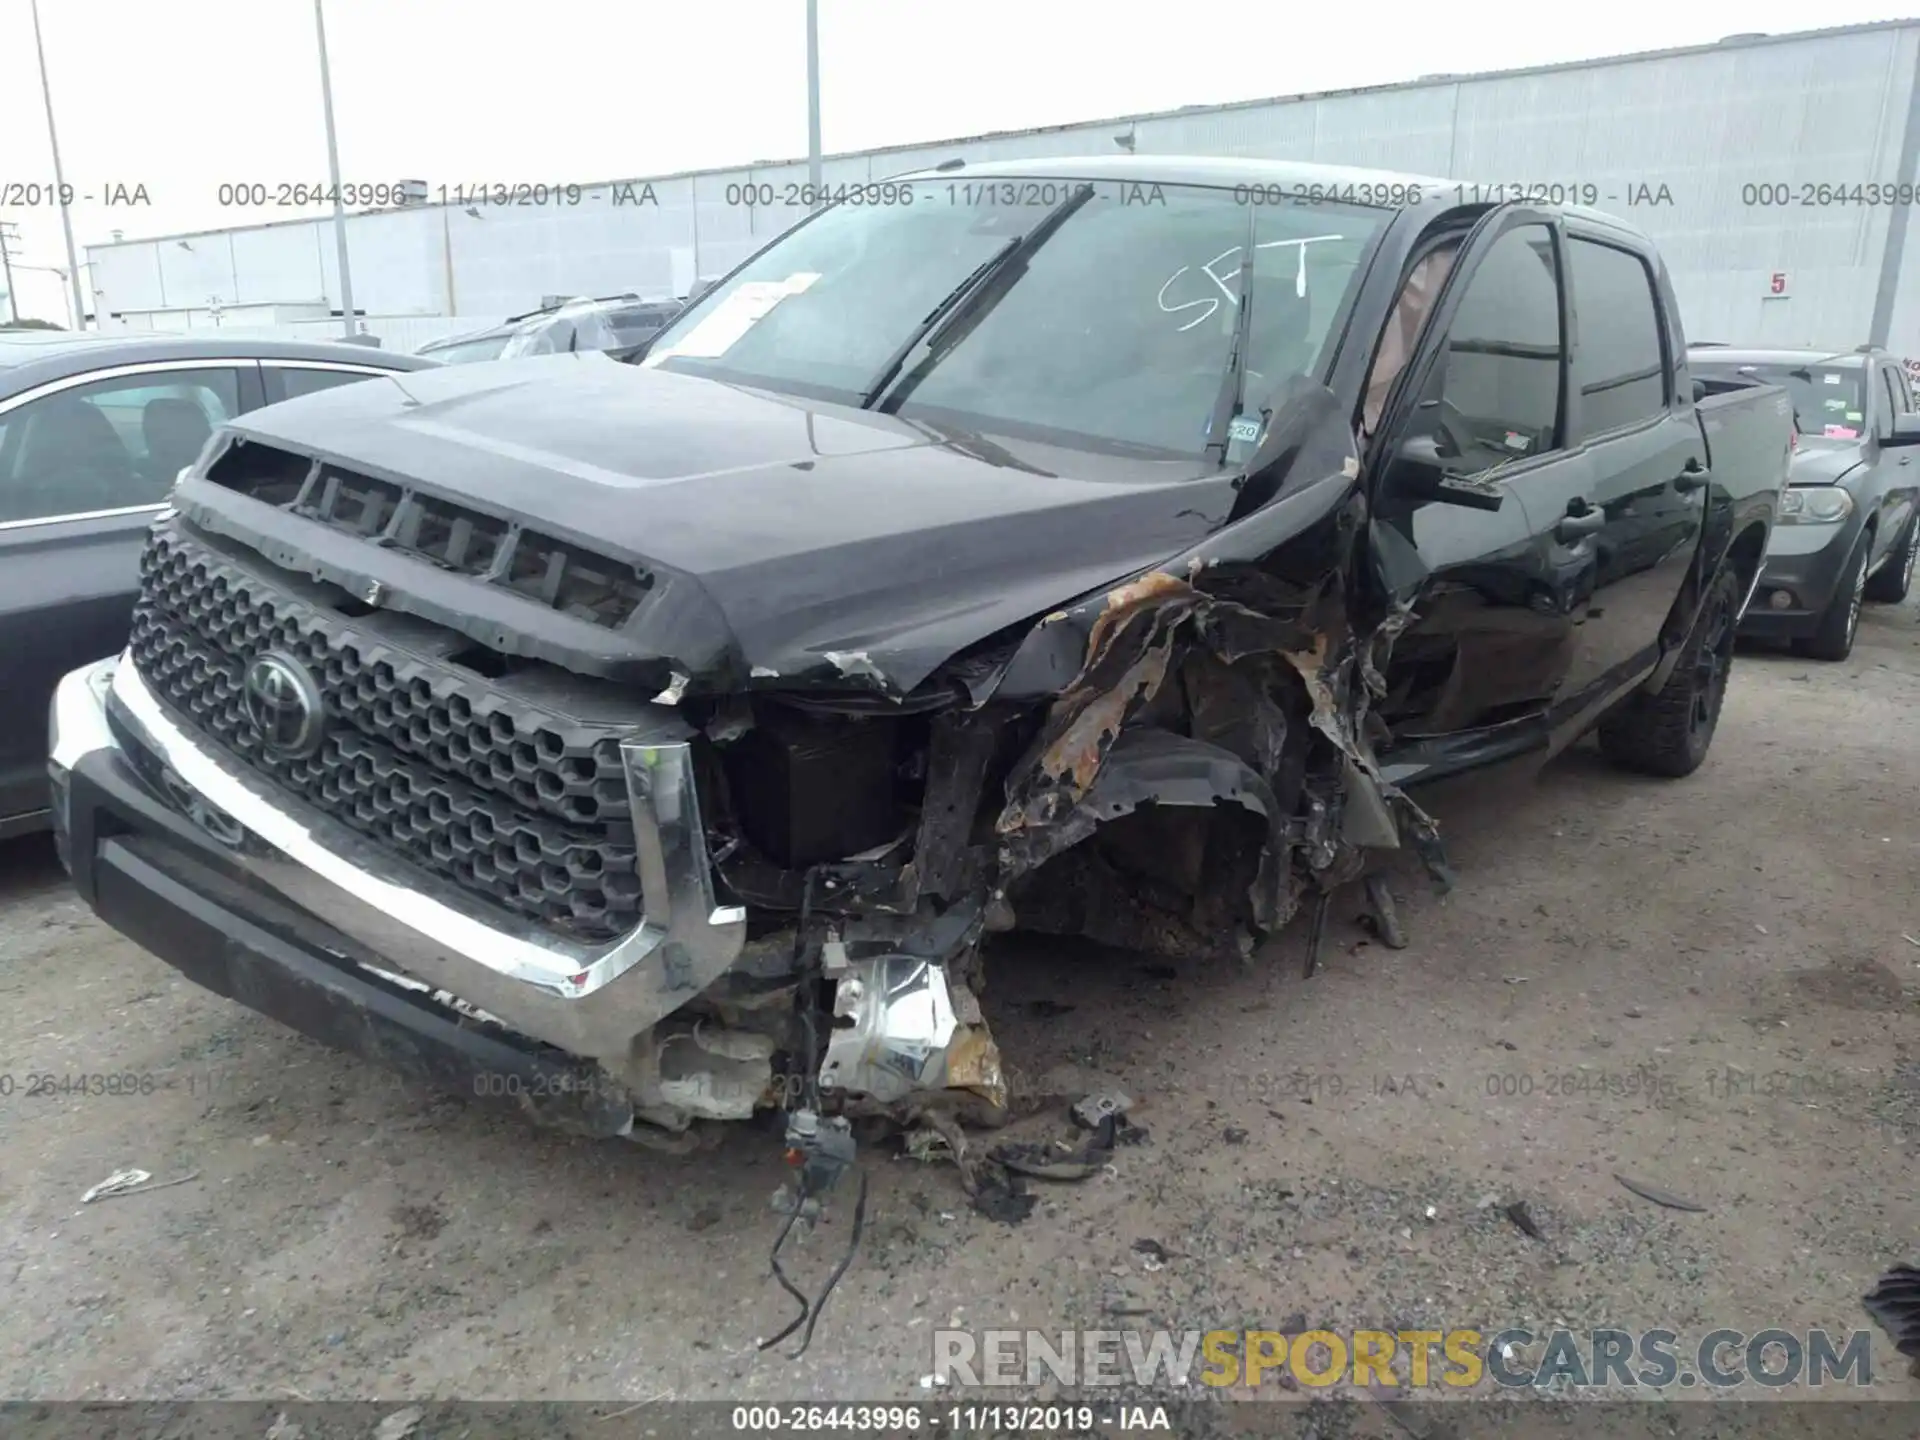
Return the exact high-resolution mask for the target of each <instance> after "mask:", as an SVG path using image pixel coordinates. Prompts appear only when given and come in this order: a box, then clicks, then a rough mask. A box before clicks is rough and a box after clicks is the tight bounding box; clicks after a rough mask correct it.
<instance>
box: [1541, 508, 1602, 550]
mask: <svg viewBox="0 0 1920 1440" xmlns="http://www.w3.org/2000/svg"><path fill="white" fill-rule="evenodd" d="M1606 525H1607V512H1606V511H1604V510H1591V509H1589V510H1582V511H1580V512H1579V513H1578V514H1574V513H1573V512H1572V511H1569V512H1568V513H1567V514H1565V515H1563V516H1561V517H1560V523H1559V524H1558V525H1556V526H1554V527H1553V536H1554V538H1555V539H1556V540H1564V541H1565V542H1566V543H1567V544H1569V545H1571V544H1572V543H1573V542H1574V541H1576V540H1578V539H1580V538H1581V537H1582V536H1583V535H1592V534H1593V533H1595V532H1596V531H1599V530H1604V529H1605V528H1606Z"/></svg>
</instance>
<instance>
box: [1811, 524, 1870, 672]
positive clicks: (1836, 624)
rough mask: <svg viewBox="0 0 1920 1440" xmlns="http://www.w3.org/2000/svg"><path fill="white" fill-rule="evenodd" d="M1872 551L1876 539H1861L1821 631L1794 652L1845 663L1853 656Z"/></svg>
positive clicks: (1823, 617)
mask: <svg viewBox="0 0 1920 1440" xmlns="http://www.w3.org/2000/svg"><path fill="white" fill-rule="evenodd" d="M1872 548H1873V536H1872V535H1871V534H1866V535H1862V536H1861V537H1860V543H1859V544H1857V545H1855V546H1854V547H1853V554H1852V555H1851V556H1849V557H1848V558H1847V568H1846V569H1845V570H1843V571H1841V572H1840V583H1839V584H1838V585H1836V586H1834V587H1833V598H1832V599H1831V600H1829V601H1828V602H1827V608H1826V609H1825V610H1824V611H1822V612H1821V615H1820V628H1819V629H1817V630H1815V631H1814V632H1813V634H1812V635H1810V636H1808V637H1807V638H1806V639H1805V640H1802V641H1799V642H1798V643H1797V644H1796V645H1795V646H1794V649H1796V650H1798V651H1799V652H1800V653H1801V654H1802V655H1810V656H1812V657H1813V658H1814V659H1815V660H1844V659H1846V658H1847V656H1849V655H1851V654H1852V653H1853V637H1854V636H1855V635H1857V634H1858V633H1859V631H1860V605H1861V602H1862V601H1864V600H1865V599H1866V598H1867V551H1869V550H1870V549H1872Z"/></svg>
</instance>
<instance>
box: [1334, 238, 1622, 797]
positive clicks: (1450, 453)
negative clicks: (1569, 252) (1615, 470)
mask: <svg viewBox="0 0 1920 1440" xmlns="http://www.w3.org/2000/svg"><path fill="white" fill-rule="evenodd" d="M1418 258H1419V257H1416V260H1417V259H1418ZM1565 270H1566V239H1565V235H1564V233H1563V230H1562V227H1561V225H1560V223H1559V221H1558V219H1557V217H1555V216H1552V215H1549V214H1547V213H1544V212H1541V211H1537V210H1531V209H1526V208H1523V207H1518V206H1515V207H1508V208H1501V209H1496V210H1493V211H1491V212H1490V213H1489V214H1487V215H1486V216H1485V217H1483V218H1482V219H1481V221H1480V222H1479V223H1478V225H1476V226H1475V228H1474V229H1473V230H1472V231H1471V232H1470V233H1469V234H1468V236H1467V238H1466V240H1465V241H1464V242H1462V243H1461V245H1460V250H1459V255H1458V258H1457V259H1456V261H1455V262H1454V264H1453V267H1452V270H1451V272H1450V273H1449V274H1448V276H1447V279H1446V282H1445V284H1444V285H1443V286H1442V287H1441V289H1440V292H1439V295H1438V296H1437V297H1436V300H1435V302H1434V306H1433V310H1432V313H1431V315H1430V316H1429V318H1428V321H1427V323H1426V326H1425V328H1424V330H1423V331H1422V333H1421V336H1420V340H1419V342H1418V344H1417V345H1416V346H1415V349H1414V353H1413V356H1412V359H1411V360H1410V361H1409V362H1408V365H1407V367H1406V369H1405V371H1404V372H1403V373H1402V374H1401V376H1400V377H1399V379H1398V381H1396V382H1395V384H1394V386H1393V388H1392V390H1391V391H1390V392H1389V395H1388V399H1387V401H1386V405H1385V409H1384V412H1383V414H1382V417H1381V425H1380V429H1379V431H1378V433H1377V435H1376V437H1375V440H1374V443H1373V445H1372V446H1371V448H1370V451H1369V457H1368V462H1369V477H1368V478H1369V483H1370V485H1371V487H1372V493H1373V501H1374V520H1373V544H1374V549H1375V554H1376V559H1377V561H1378V563H1379V567H1380V573H1381V574H1382V576H1383V577H1384V578H1385V581H1386V584H1387V586H1388V588H1389V590H1390V591H1392V592H1393V594H1392V598H1394V599H1396V600H1399V601H1404V602H1406V603H1408V604H1410V606H1411V614H1412V620H1411V623H1410V624H1409V625H1408V626H1407V627H1406V629H1405V630H1403V631H1402V633H1401V634H1400V636H1399V638H1398V639H1397V640H1396V641H1395V644H1394V649H1393V653H1392V656H1391V664H1390V665H1389V668H1388V673H1387V677H1386V678H1387V684H1388V694H1387V697H1386V698H1385V700H1384V701H1383V702H1382V703H1381V704H1380V706H1379V707H1378V712H1379V714H1380V715H1381V717H1382V718H1383V719H1384V720H1385V721H1386V722H1387V724H1388V727H1389V730H1390V733H1391V736H1392V742H1391V744H1390V745H1389V746H1388V747H1387V751H1386V753H1385V754H1384V755H1383V757H1382V758H1383V760H1385V761H1387V762H1388V763H1389V766H1390V769H1389V773H1393V770H1394V769H1395V768H1400V767H1396V766H1394V764H1393V762H1394V761H1395V759H1396V752H1405V758H1406V760H1407V761H1408V762H1409V763H1408V764H1406V766H1405V769H1406V771H1407V773H1408V774H1409V776H1411V774H1412V773H1414V772H1418V773H1419V774H1420V775H1421V776H1422V778H1431V777H1432V776H1434V775H1437V774H1439V773H1445V771H1447V770H1449V769H1453V768H1460V767H1461V766H1463V765H1464V764H1465V763H1467V757H1468V755H1469V753H1471V756H1472V757H1473V759H1474V761H1476V762H1477V761H1478V760H1483V759H1486V758H1490V756H1489V750H1488V747H1489V746H1492V747H1493V753H1509V752H1511V753H1519V752H1520V751H1523V750H1527V749H1534V748H1544V747H1545V746H1546V745H1547V744H1548V743H1549V734H1548V729H1547V717H1548V713H1549V711H1550V708H1551V706H1552V704H1553V701H1554V699H1555V697H1556V695H1557V694H1559V693H1560V692H1561V690H1562V687H1563V685H1564V683H1565V681H1566V678H1567V676H1568V674H1569V672H1570V670H1571V669H1572V667H1573V664H1574V658H1575V654H1576V650H1577V645H1578V631H1579V627H1580V625H1581V624H1582V622H1583V621H1584V620H1585V618H1586V616H1587V613H1588V610H1589V608H1590V606H1591V603H1592V600H1593V592H1594V579H1595V565H1594V559H1593V554H1592V547H1591V546H1590V545H1588V546H1584V547H1583V546H1582V545H1581V544H1580V543H1579V537H1577V536H1573V535H1570V534H1568V533H1566V532H1567V528H1568V527H1566V526H1565V525H1564V523H1563V522H1564V521H1565V520H1566V519H1567V518H1568V506H1569V497H1571V496H1580V495H1583V494H1585V493H1587V491H1588V489H1589V488H1590V486H1589V483H1588V482H1589V480H1590V478H1591V477H1590V474H1589V461H1588V459H1587V457H1586V456H1585V455H1584V454H1582V453H1578V452H1573V451H1570V450H1569V449H1568V448H1567V443H1566V433H1567V402H1566V396H1567V370H1568V366H1567V360H1568V346H1567V336H1568V332H1569V329H1570V326H1569V314H1568V305H1567V293H1566V284H1565V278H1564V277H1565ZM1580 523H1582V524H1592V523H1593V522H1591V521H1585V520H1582V521H1581V522H1580ZM1476 737H1477V738H1476ZM1416 752H1424V753H1422V754H1420V758H1418V759H1417V760H1415V759H1414V758H1413V756H1414V754H1415V753H1416ZM1450 756H1451V757H1453V758H1452V759H1451V760H1450V759H1449V758H1448V757H1450ZM1456 762H1457V763H1456Z"/></svg>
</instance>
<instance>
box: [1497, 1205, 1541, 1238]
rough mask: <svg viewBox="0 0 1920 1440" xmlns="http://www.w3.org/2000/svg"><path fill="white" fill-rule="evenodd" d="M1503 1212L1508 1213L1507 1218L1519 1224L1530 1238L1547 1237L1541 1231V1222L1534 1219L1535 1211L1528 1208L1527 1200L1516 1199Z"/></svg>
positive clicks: (1524, 1233) (1521, 1231) (1521, 1229)
mask: <svg viewBox="0 0 1920 1440" xmlns="http://www.w3.org/2000/svg"><path fill="white" fill-rule="evenodd" d="M1502 1213H1503V1214H1505V1215H1506V1217H1507V1219H1509V1220H1511V1221H1512V1222H1513V1223H1514V1224H1515V1225H1517V1226H1519V1227H1520V1233H1521V1234H1522V1235H1525V1236H1526V1237H1527V1238H1528V1239H1529V1240H1544V1239H1546V1238H1547V1237H1546V1236H1545V1235H1543V1234H1541V1233H1540V1226H1539V1223H1538V1222H1537V1221H1535V1220H1534V1218H1533V1212H1532V1211H1531V1210H1529V1209H1527V1202H1526V1201H1524V1200H1516V1201H1514V1202H1513V1204H1511V1205H1509V1206H1507V1208H1506V1209H1505V1211H1503V1212H1502Z"/></svg>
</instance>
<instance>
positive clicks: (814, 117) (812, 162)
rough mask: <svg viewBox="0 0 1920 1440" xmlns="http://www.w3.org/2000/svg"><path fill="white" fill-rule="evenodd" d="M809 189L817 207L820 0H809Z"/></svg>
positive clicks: (818, 182)
mask: <svg viewBox="0 0 1920 1440" xmlns="http://www.w3.org/2000/svg"><path fill="white" fill-rule="evenodd" d="M807 191H808V193H809V194H810V195H811V196H812V197H813V203H812V204H811V205H809V206H808V207H807V208H808V209H810V210H818V209H819V208H820V204H821V198H820V0H807Z"/></svg>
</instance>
